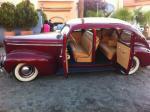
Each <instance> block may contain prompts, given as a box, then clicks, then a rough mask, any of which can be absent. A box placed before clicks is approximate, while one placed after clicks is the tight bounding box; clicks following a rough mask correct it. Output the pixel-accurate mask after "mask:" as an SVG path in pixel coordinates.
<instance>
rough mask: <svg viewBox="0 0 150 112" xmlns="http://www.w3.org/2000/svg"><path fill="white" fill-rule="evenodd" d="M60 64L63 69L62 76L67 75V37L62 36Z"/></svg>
mask: <svg viewBox="0 0 150 112" xmlns="http://www.w3.org/2000/svg"><path fill="white" fill-rule="evenodd" d="M62 64H63V69H64V76H65V77H67V76H68V60H67V37H66V35H64V37H63V48H62Z"/></svg>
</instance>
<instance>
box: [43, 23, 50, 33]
mask: <svg viewBox="0 0 150 112" xmlns="http://www.w3.org/2000/svg"><path fill="white" fill-rule="evenodd" d="M49 31H50V26H49V24H48V21H47V20H45V22H44V25H43V32H49Z"/></svg>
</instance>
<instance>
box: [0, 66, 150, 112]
mask: <svg viewBox="0 0 150 112" xmlns="http://www.w3.org/2000/svg"><path fill="white" fill-rule="evenodd" d="M0 112H150V67H146V68H140V70H139V71H138V72H137V73H136V74H135V75H132V76H126V75H122V74H120V73H116V72H107V71H106V72H93V73H76V74H70V75H69V78H67V79H66V78H64V77H63V76H55V75H52V76H39V77H38V78H37V79H36V80H34V81H32V82H27V83H22V82H19V81H17V80H16V79H15V78H14V77H13V76H12V75H10V74H7V73H0Z"/></svg>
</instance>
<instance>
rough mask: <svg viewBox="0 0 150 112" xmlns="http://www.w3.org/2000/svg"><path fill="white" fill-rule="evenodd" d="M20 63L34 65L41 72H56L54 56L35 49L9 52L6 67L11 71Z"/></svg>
mask: <svg viewBox="0 0 150 112" xmlns="http://www.w3.org/2000/svg"><path fill="white" fill-rule="evenodd" d="M19 63H26V64H30V65H34V66H35V67H36V68H37V69H38V71H39V73H40V74H49V73H54V72H55V69H56V63H55V59H54V57H52V56H50V55H47V54H44V53H41V52H33V51H16V52H11V53H9V54H8V55H7V56H6V60H5V62H4V68H5V70H6V71H7V72H8V73H10V72H12V71H13V70H14V68H15V67H16V65H18V64H19Z"/></svg>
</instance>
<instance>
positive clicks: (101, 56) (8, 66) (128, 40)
mask: <svg viewBox="0 0 150 112" xmlns="http://www.w3.org/2000/svg"><path fill="white" fill-rule="evenodd" d="M4 47H5V51H6V54H5V55H3V56H1V67H2V68H4V69H5V70H6V71H7V72H8V73H13V74H14V76H15V77H16V78H17V79H18V80H19V81H31V80H33V79H35V78H36V77H37V76H38V75H46V74H47V75H49V74H63V75H64V76H65V77H67V76H68V73H73V72H94V71H104V70H120V71H121V72H122V73H124V74H134V73H135V72H136V71H137V70H138V68H139V67H144V66H148V65H150V43H148V41H147V40H146V39H145V37H144V36H143V34H142V33H141V32H140V31H139V30H138V29H137V28H136V27H134V26H133V25H131V24H129V23H127V22H125V21H122V20H119V19H113V18H78V19H74V20H70V21H68V22H67V23H66V24H65V26H64V27H63V29H62V30H61V31H60V32H52V33H43V34H38V35H26V36H14V37H7V38H5V40H4Z"/></svg>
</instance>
